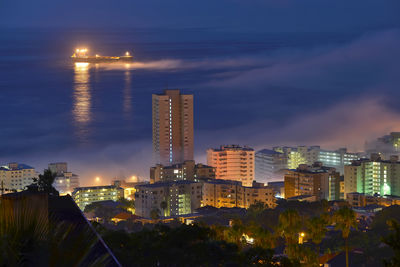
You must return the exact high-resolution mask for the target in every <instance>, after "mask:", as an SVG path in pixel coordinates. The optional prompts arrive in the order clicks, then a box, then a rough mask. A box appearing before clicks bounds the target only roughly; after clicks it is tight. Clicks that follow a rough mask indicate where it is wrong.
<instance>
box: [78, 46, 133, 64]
mask: <svg viewBox="0 0 400 267" xmlns="http://www.w3.org/2000/svg"><path fill="white" fill-rule="evenodd" d="M87 52H88V49H86V48H82V49H76V50H75V53H74V54H73V55H72V56H71V58H72V61H73V62H87V63H113V62H132V61H133V57H132V56H131V54H130V53H129V52H126V53H125V55H123V56H120V57H107V56H100V55H95V56H88V55H87Z"/></svg>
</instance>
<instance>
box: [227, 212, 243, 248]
mask: <svg viewBox="0 0 400 267" xmlns="http://www.w3.org/2000/svg"><path fill="white" fill-rule="evenodd" d="M244 232H245V227H244V225H243V223H242V221H241V220H240V219H234V220H233V221H232V226H231V227H229V228H228V229H226V231H225V239H226V240H227V241H228V242H231V243H235V244H236V245H237V246H238V247H239V248H242V246H243V243H244V237H243V234H244Z"/></svg>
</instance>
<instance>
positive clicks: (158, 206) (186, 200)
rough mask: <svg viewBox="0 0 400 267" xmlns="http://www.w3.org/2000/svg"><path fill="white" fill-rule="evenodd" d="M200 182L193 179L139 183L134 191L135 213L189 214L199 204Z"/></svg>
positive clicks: (140, 214) (166, 215)
mask: <svg viewBox="0 0 400 267" xmlns="http://www.w3.org/2000/svg"><path fill="white" fill-rule="evenodd" d="M201 190H202V186H201V183H197V182H193V181H184V180H180V181H175V182H159V183H154V184H147V185H139V186H137V187H136V193H135V214H136V215H138V216H141V217H144V218H151V213H152V211H156V212H157V213H158V215H159V216H160V217H173V216H179V215H185V214H190V213H193V212H194V211H195V209H198V208H199V207H200V205H201Z"/></svg>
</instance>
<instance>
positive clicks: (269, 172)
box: [255, 149, 289, 183]
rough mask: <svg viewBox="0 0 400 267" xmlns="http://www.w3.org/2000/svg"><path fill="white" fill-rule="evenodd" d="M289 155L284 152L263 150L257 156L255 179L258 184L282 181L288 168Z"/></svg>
mask: <svg viewBox="0 0 400 267" xmlns="http://www.w3.org/2000/svg"><path fill="white" fill-rule="evenodd" d="M288 158H289V157H288V155H286V154H284V153H283V152H279V151H275V150H271V149H262V150H260V151H257V152H256V154H255V177H256V181H257V182H263V183H268V182H273V181H282V180H283V176H284V174H285V171H286V169H287V168H288Z"/></svg>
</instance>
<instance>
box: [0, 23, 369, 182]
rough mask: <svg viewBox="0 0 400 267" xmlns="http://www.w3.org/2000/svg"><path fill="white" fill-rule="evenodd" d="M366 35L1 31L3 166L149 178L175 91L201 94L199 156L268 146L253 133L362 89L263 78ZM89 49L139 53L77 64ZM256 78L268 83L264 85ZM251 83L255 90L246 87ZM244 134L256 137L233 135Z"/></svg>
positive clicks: (89, 175)
mask: <svg viewBox="0 0 400 267" xmlns="http://www.w3.org/2000/svg"><path fill="white" fill-rule="evenodd" d="M357 37H358V36H357V34H348V33H347V34H340V33H280V34H277V33H274V34H268V33H255V32H254V33H244V32H234V31H224V30H221V29H180V30H174V29H120V30H107V31H101V30H73V29H63V30H54V29H51V30H50V29H2V32H1V34H0V119H1V124H0V140H1V141H0V164H6V163H8V162H11V161H17V162H24V163H26V164H30V165H33V166H35V167H36V168H37V169H38V170H39V171H41V170H42V169H43V168H45V167H46V165H47V163H49V162H53V161H67V162H69V163H70V168H71V169H72V170H73V171H74V172H76V173H78V174H80V175H81V176H82V180H83V184H85V183H90V181H91V179H92V177H93V176H95V175H96V176H97V175H100V176H102V177H104V182H107V181H108V180H109V179H111V178H112V177H114V176H129V175H131V174H139V175H140V176H141V177H143V179H145V178H146V177H147V174H148V168H149V167H150V164H151V162H150V159H151V94H153V93H161V92H162V90H163V89H166V88H170V89H171V88H179V89H182V90H183V92H185V93H191V94H194V96H195V98H194V99H195V139H196V155H197V157H198V158H200V159H204V153H205V149H206V148H207V147H211V146H216V145H219V144H223V143H231V142H237V143H241V144H247V145H250V146H251V145H259V143H257V144H252V141H251V140H252V139H251V134H252V133H254V132H257V131H268V130H269V126H268V127H264V124H265V123H268V125H270V127H276V126H277V125H284V124H285V123H286V122H288V121H290V120H291V119H293V118H294V117H295V116H296V115H298V114H301V113H307V112H314V111H318V110H321V109H323V108H324V107H326V106H329V105H332V104H333V103H334V102H335V101H338V100H341V99H343V98H344V97H345V96H349V95H352V94H356V93H357V92H358V90H357V88H356V87H354V88H352V90H347V89H346V90H331V89H329V90H319V89H320V88H319V87H320V86H323V84H324V83H323V82H321V83H320V85H318V86H316V85H315V84H308V83H305V84H299V86H295V87H294V86H293V85H292V84H290V81H291V79H292V78H293V77H292V76H291V74H293V75H296V73H291V72H290V71H287V68H286V69H284V70H282V72H280V71H279V68H278V70H275V71H276V73H275V74H271V73H269V74H268V75H267V76H265V77H266V78H265V80H263V79H260V76H261V77H263V72H262V70H265V69H266V68H269V67H270V66H277V65H278V66H279V61H280V60H282V61H284V62H286V66H287V65H289V66H290V62H296V60H297V59H301V58H302V57H306V56H307V53H310V54H312V55H318V54H319V53H324V51H330V50H331V49H334V48H335V47H341V46H345V45H347V44H349V43H351V42H353V40H355V39H356V38H357ZM79 47H87V48H88V49H89V51H90V53H93V54H100V55H113V56H114V55H115V56H117V55H122V54H123V53H125V51H130V52H131V53H133V55H134V58H135V59H134V62H133V63H132V64H116V65H108V64H98V65H95V64H74V63H72V62H71V60H70V56H71V55H72V53H73V51H74V50H75V48H79ZM280 73H286V76H285V77H280V79H281V80H280V81H282V82H279V80H278V81H277V80H275V77H277V76H279V75H280ZM253 74H258V75H259V76H257V79H256V80H255V81H254V83H253V79H252V78H251V77H252V76H251V75H253ZM247 76H249V79H248V80H247V82H244V81H246V80H243V79H242V80H239V81H237V80H236V79H237V78H238V77H247ZM295 78H296V79H297V78H298V77H295ZM269 80H271V81H273V82H271V83H270V82H269ZM286 82H288V83H289V84H288V83H286ZM337 82H338V83H346V80H344V81H343V80H338V81H337ZM351 82H352V81H350V83H351ZM329 86H331V85H329ZM316 87H318V88H316ZM360 90H361V89H360ZM260 121H262V123H263V125H258V126H260V127H258V126H257V124H258V123H259V122H260ZM261 126H262V127H261ZM241 127H245V128H247V131H241V132H240V134H236V135H235V131H236V130H235V129H240V128H241ZM249 136H250V138H249ZM214 137H215V138H214ZM241 137H243V140H244V141H243V142H241ZM288 141H290V140H288Z"/></svg>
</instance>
